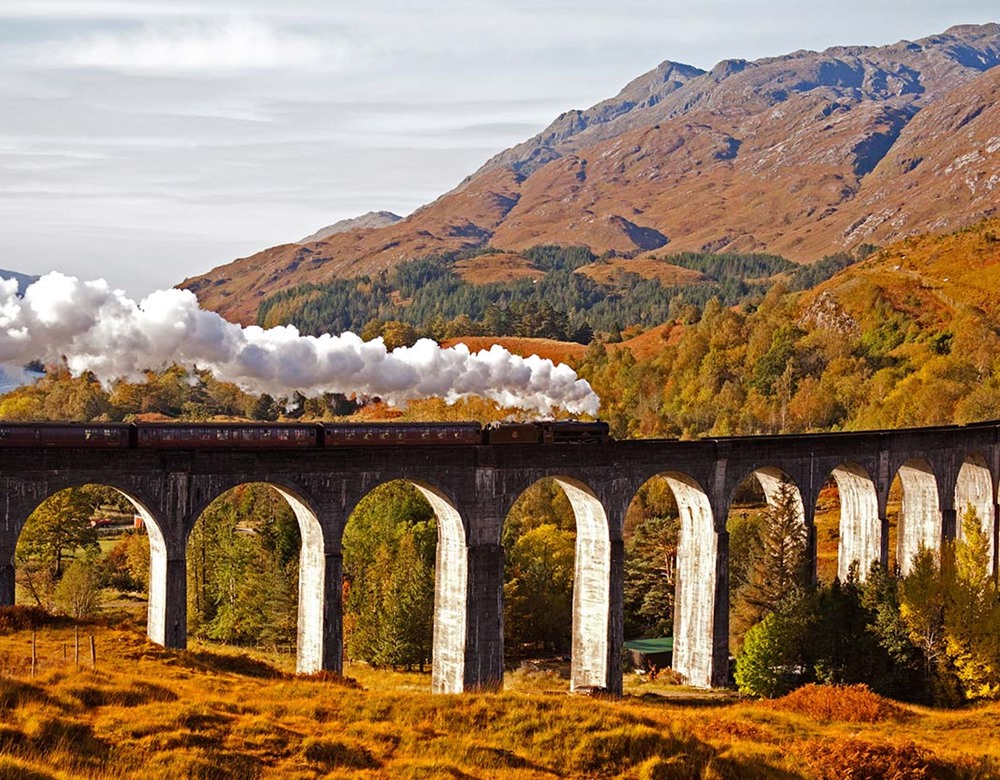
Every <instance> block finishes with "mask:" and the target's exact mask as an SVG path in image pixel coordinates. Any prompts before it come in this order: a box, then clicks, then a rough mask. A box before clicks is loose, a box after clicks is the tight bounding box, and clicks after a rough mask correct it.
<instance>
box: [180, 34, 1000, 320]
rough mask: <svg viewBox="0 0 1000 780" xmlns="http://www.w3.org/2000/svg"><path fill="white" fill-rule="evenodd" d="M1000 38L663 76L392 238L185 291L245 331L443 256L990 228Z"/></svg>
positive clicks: (455, 194) (532, 147)
mask: <svg viewBox="0 0 1000 780" xmlns="http://www.w3.org/2000/svg"><path fill="white" fill-rule="evenodd" d="M998 64H1000V25H997V24H990V25H983V26H963V27H955V28H952V29H950V30H948V31H947V32H946V33H943V34H941V35H934V36H931V37H928V38H924V39H921V40H919V41H915V42H906V41H904V42H900V43H897V44H893V45H891V46H886V47H881V48H871V47H839V48H834V49H828V50H827V51H825V52H821V53H815V52H806V51H800V52H796V53H794V54H790V55H787V56H785V57H775V58H768V59H764V60H760V61H757V62H744V61H725V62H723V63H720V64H719V65H718V66H716V67H715V68H713V69H712V70H711V71H708V72H703V71H700V70H699V69H697V68H692V67H690V66H684V65H679V64H676V63H670V62H667V63H664V64H663V65H661V66H659V67H658V68H656V69H655V70H654V71H651V72H650V73H647V74H645V75H643V76H641V77H639V78H638V79H636V80H634V81H633V82H631V83H630V84H629V85H628V86H626V87H625V88H624V89H623V90H622V92H621V93H619V95H618V96H616V97H615V98H612V99H610V100H607V101H603V102H602V103H599V104H597V105H596V106H594V107H592V108H591V109H588V110H587V111H578V112H569V113H567V114H563V115H562V116H561V117H559V118H558V119H557V120H556V121H555V122H554V123H553V124H552V125H550V127H549V128H547V129H546V130H545V131H543V132H542V133H541V134H539V135H538V136H536V137H535V138H533V139H530V140H529V141H526V142H525V143H523V144H519V145H518V146H515V147H513V148H512V149H509V150H507V151H505V152H502V153H501V154H499V155H497V156H496V157H494V158H493V159H492V160H490V161H489V162H488V163H486V165H484V166H483V168H482V169H480V171H478V172H477V173H476V174H474V175H473V176H471V177H470V178H469V179H467V180H466V181H465V182H463V183H462V184H461V185H460V186H459V187H457V188H456V189H455V190H453V191H451V192H449V193H447V194H445V195H443V196H442V197H440V198H439V199H438V200H436V201H434V202H433V203H430V204H428V205H427V206H424V207H423V208H421V209H418V210H417V211H416V212H414V213H413V214H412V215H410V216H409V217H408V218H407V219H405V220H403V221H401V222H398V223H395V224H393V225H390V226H388V227H384V228H381V229H368V230H365V229H362V230H351V231H349V232H346V233H339V234H335V235H331V236H329V237H328V238H326V239H325V240H322V241H318V242H314V243H309V244H306V245H303V246H300V245H297V244H290V245H285V246H280V247H274V248H272V249H268V250H265V251H264V252H261V253H259V254H257V255H254V256H252V257H250V258H245V259H243V260H238V261H235V262H234V263H230V264H229V265H226V266H221V267H220V268H216V269H214V270H212V271H210V272H209V273H207V274H205V275H203V276H200V277H197V278H195V279H190V280H186V281H185V282H184V283H183V284H182V285H181V286H184V287H188V288H190V289H192V290H194V291H195V292H196V293H197V294H198V297H199V299H200V300H201V301H202V304H203V305H204V306H206V307H208V308H212V309H215V310H217V311H219V312H220V313H222V314H223V315H225V316H227V317H229V318H231V319H236V320H239V321H242V322H251V321H253V320H254V317H255V314H256V309H257V306H258V304H259V302H260V300H261V299H262V298H263V297H264V296H265V295H266V294H270V293H273V292H275V291H277V290H280V289H284V288H286V287H289V286H294V285H297V284H301V283H304V282H310V281H312V282H317V281H324V280H328V279H331V278H335V277H345V276H355V275H359V274H371V273H375V272H378V271H381V270H385V269H388V268H390V267H392V266H394V265H395V264H397V263H399V262H401V261H403V260H406V259H413V258H417V257H424V256H428V255H431V254H435V253H443V252H454V251H461V250H464V249H469V248H473V247H482V246H491V247H494V248H497V249H503V250H513V251H517V250H522V249H524V248H527V247H530V246H534V245H538V244H542V243H556V244H562V245H574V244H585V245H587V246H589V247H590V248H591V249H592V250H594V251H595V252H597V253H602V252H608V251H611V252H615V253H619V254H625V255H636V254H641V253H644V252H656V253H658V254H663V253H664V252H667V251H675V250H696V251H720V250H723V249H724V250H726V251H732V252H747V251H766V252H772V253H778V254H783V255H785V256H787V257H789V258H790V259H792V260H795V261H798V262H812V261H814V260H816V259H819V258H820V257H822V256H823V255H825V254H830V253H832V252H836V251H839V250H843V249H851V248H854V247H856V246H858V245H859V244H861V243H883V242H889V241H892V240H895V239H898V238H901V237H904V236H906V235H910V234H913V233H918V232H925V231H928V230H937V229H942V228H948V227H955V226H960V225H962V224H967V223H969V222H972V221H975V220H977V219H980V218H982V217H983V216H985V215H989V214H990V213H992V211H991V210H992V209H993V208H994V205H993V204H994V203H995V200H996V197H995V192H994V189H995V185H996V181H997V178H998V177H1000V141H998V140H997V137H998V136H1000V131H996V130H995V128H996V127H998V126H1000V123H998V121H997V120H998V116H997V110H998V109H997V102H996V96H997V93H998V90H1000V68H996V66H997V65H998Z"/></svg>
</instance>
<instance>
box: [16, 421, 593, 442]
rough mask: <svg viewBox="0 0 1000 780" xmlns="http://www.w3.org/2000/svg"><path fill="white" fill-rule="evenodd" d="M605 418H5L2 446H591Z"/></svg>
mask: <svg viewBox="0 0 1000 780" xmlns="http://www.w3.org/2000/svg"><path fill="white" fill-rule="evenodd" d="M608 438H609V437H608V424H607V423H603V422H578V421H572V420H567V421H549V422H531V423H494V424H492V425H487V426H485V427H484V426H481V425H480V424H479V423H475V422H454V423H450V422H428V423H393V422H367V423H43V422H39V423H0V448H4V447H94V448H102V449H112V448H120V449H192V448H194V449H202V448H205V449H208V448H218V449H286V448H308V447H352V446H365V447H371V446H390V445H404V446H412V445H442V444H453V445H454V444H464V445H478V444H562V443H577V444H587V443H592V442H605V441H607V440H608Z"/></svg>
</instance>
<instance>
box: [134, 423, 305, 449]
mask: <svg viewBox="0 0 1000 780" xmlns="http://www.w3.org/2000/svg"><path fill="white" fill-rule="evenodd" d="M136 428H137V437H136V439H137V442H136V443H137V446H138V447H140V448H145V447H149V448H154V449H163V448H178V449H186V448H189V447H196V448H236V449H244V448H246V449H254V448H258V449H267V448H272V447H274V448H298V447H316V446H317V445H318V441H319V427H318V426H316V425H307V424H300V423H143V424H140V425H137V426H136Z"/></svg>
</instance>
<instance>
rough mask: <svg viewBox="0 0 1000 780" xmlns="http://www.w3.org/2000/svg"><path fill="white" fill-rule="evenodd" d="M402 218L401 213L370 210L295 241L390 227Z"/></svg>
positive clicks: (304, 242) (312, 240) (309, 242)
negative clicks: (350, 231) (351, 231)
mask: <svg viewBox="0 0 1000 780" xmlns="http://www.w3.org/2000/svg"><path fill="white" fill-rule="evenodd" d="M401 219H402V217H401V216H399V214H393V213H392V212H391V211H369V212H368V213H367V214H362V215H361V216H360V217H353V218H351V219H342V220H340V221H338V222H334V223H333V224H332V225H327V226H326V227H324V228H320V229H319V230H317V231H316V232H315V233H312V234H310V235H308V236H306V237H305V238H300V239H299V240H298V241H296V242H295V243H296V244H311V243H313V242H314V241H322V240H323V239H325V238H329V237H330V236H335V235H337V233H346V232H347V231H349V230H364V229H367V228H383V227H388V226H389V225H394V224H396V223H397V222H399V221H400V220H401Z"/></svg>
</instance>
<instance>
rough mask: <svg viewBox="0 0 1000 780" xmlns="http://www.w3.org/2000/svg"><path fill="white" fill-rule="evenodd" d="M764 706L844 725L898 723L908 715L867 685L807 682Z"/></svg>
mask: <svg viewBox="0 0 1000 780" xmlns="http://www.w3.org/2000/svg"><path fill="white" fill-rule="evenodd" d="M768 706H770V707H772V708H774V709H776V710H785V711H786V712H798V713H801V714H802V715H808V716H809V717H810V718H813V719H815V720H825V721H830V720H836V721H843V722H846V723H881V722H882V721H886V720H901V719H903V718H905V717H906V716H907V714H908V713H907V712H906V710H904V709H902V708H900V707H897V706H896V705H895V704H893V703H892V702H890V701H889V700H887V699H883V698H882V697H881V696H879V695H878V694H877V693H872V692H871V691H870V690H869V689H868V686H867V685H816V684H815V683H811V684H809V685H805V686H803V687H801V688H799V689H798V690H796V691H793V692H792V693H789V694H788V695H787V696H783V697H781V698H780V699H775V700H774V701H772V702H769V703H768Z"/></svg>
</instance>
